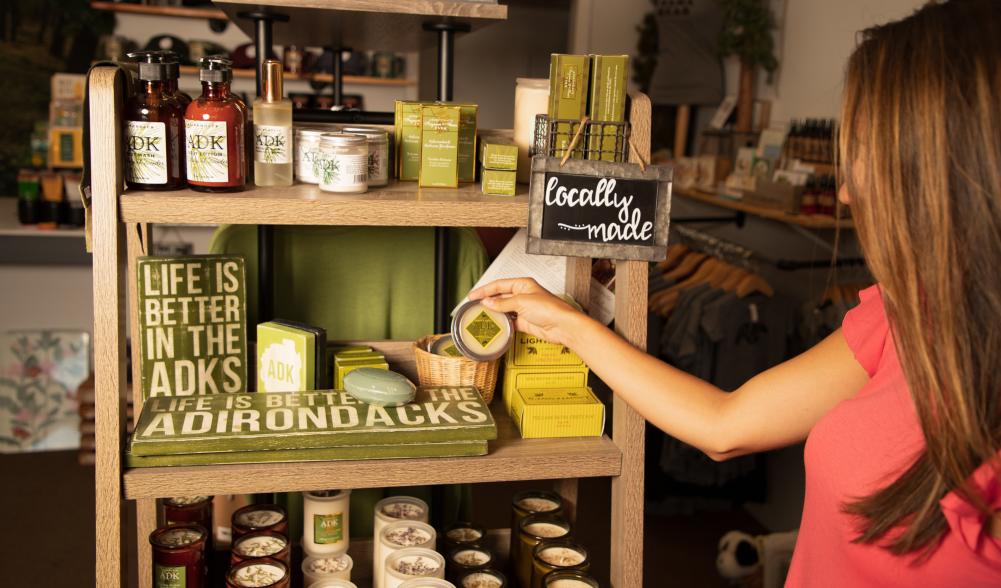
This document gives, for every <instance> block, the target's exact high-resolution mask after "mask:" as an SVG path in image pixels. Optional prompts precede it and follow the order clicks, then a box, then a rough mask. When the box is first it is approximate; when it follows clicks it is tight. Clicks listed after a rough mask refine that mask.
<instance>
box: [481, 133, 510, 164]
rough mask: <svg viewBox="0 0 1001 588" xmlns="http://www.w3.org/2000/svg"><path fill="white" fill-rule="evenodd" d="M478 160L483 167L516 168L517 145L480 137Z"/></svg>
mask: <svg viewBox="0 0 1001 588" xmlns="http://www.w3.org/2000/svg"><path fill="white" fill-rule="evenodd" d="M480 161H481V162H482V163H483V169H496V170H508V171H517V170H518V146H517V145H515V144H514V143H502V142H499V141H495V140H492V139H491V140H483V139H480Z"/></svg>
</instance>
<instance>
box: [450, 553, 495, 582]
mask: <svg viewBox="0 0 1001 588" xmlns="http://www.w3.org/2000/svg"><path fill="white" fill-rule="evenodd" d="M446 553H448V559H447V561H446V562H445V577H446V578H448V579H449V580H450V581H451V582H454V583H456V584H458V583H459V580H461V579H462V577H463V576H465V575H466V574H468V573H470V572H475V571H478V570H485V569H487V568H489V567H490V566H491V564H493V563H494V556H493V554H491V553H490V552H489V551H487V550H486V549H483V548H481V547H459V548H456V549H453V550H451V551H448V552H446Z"/></svg>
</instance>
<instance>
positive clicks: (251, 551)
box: [229, 531, 292, 566]
mask: <svg viewBox="0 0 1001 588" xmlns="http://www.w3.org/2000/svg"><path fill="white" fill-rule="evenodd" d="M264 557H268V558H271V559H277V560H278V561H280V562H282V563H284V564H285V565H286V566H290V565H291V561H292V546H291V545H290V544H289V540H288V539H287V538H286V537H285V536H284V535H282V534H281V533H275V532H274V531H253V532H251V533H247V534H246V535H241V536H240V538H239V539H237V540H236V541H234V542H233V548H232V549H231V550H230V558H229V563H230V565H234V566H235V565H236V564H238V563H240V562H243V561H247V560H251V559H261V558H264Z"/></svg>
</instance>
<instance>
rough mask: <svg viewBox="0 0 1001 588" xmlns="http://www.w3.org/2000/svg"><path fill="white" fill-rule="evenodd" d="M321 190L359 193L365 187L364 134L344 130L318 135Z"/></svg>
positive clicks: (366, 169) (366, 174) (366, 170)
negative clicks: (321, 169)
mask: <svg viewBox="0 0 1001 588" xmlns="http://www.w3.org/2000/svg"><path fill="white" fill-rule="evenodd" d="M320 151H321V152H322V153H323V173H322V174H321V176H320V189H321V190H323V191H324V192H340V193H344V194H361V193H362V192H365V191H366V190H368V143H367V141H366V140H365V137H362V136H360V135H350V134H348V133H324V134H323V136H322V137H321V138H320Z"/></svg>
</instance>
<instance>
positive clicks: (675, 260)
mask: <svg viewBox="0 0 1001 588" xmlns="http://www.w3.org/2000/svg"><path fill="white" fill-rule="evenodd" d="M689 251H691V249H689V248H688V246H687V245H685V244H684V243H675V244H674V245H671V246H670V247H668V248H667V257H666V258H664V261H661V262H659V263H657V269H659V270H661V271H664V272H667V271H670V270H671V269H674V268H675V267H677V265H678V264H679V263H680V262H681V260H682V259H684V257H685V255H687V254H688V252H689Z"/></svg>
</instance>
